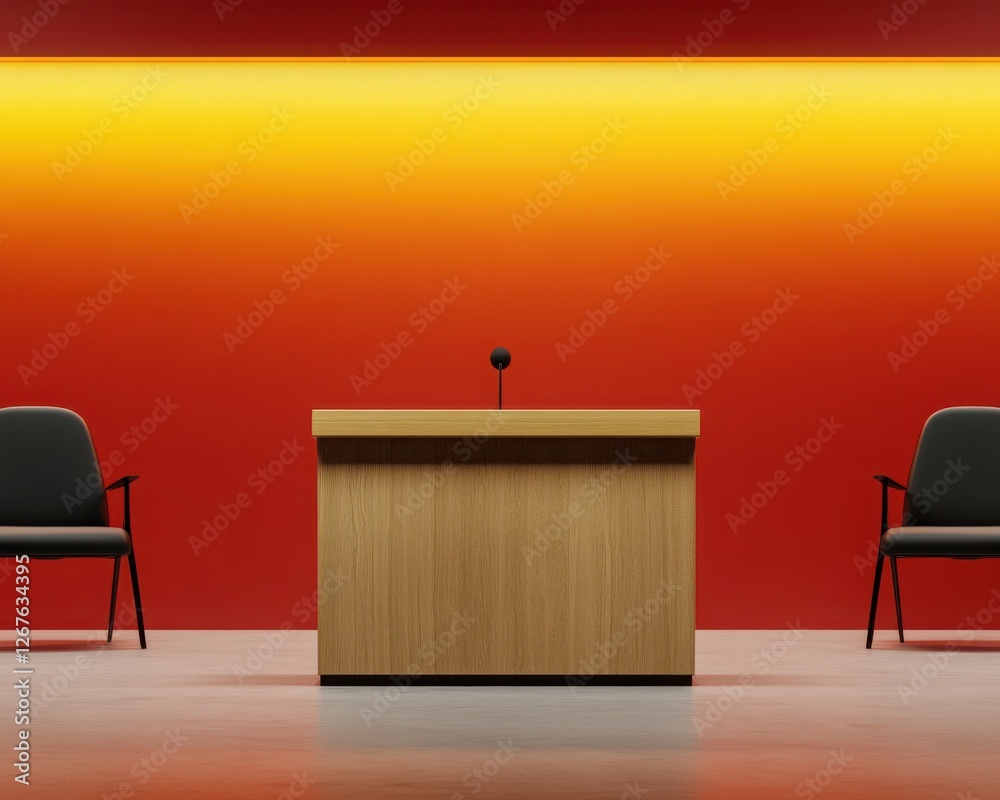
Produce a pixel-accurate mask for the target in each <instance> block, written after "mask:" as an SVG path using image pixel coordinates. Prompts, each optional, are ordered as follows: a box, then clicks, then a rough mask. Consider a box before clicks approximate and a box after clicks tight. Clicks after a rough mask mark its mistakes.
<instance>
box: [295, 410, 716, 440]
mask: <svg viewBox="0 0 1000 800" xmlns="http://www.w3.org/2000/svg"><path fill="white" fill-rule="evenodd" d="M700 433H701V412H700V411H699V410H698V409H691V408H688V409H609V410H602V409H511V410H506V409H505V410H503V411H497V410H496V409H492V410H487V409H419V410H418V409H314V410H313V412H312V435H313V436H315V437H317V438H327V437H338V438H343V437H354V438H357V437H418V436H446V437H451V436H460V437H464V436H483V435H487V436H538V437H546V436H549V437H558V436H564V437H581V436H633V437H678V438H692V437H695V436H698V435H700Z"/></svg>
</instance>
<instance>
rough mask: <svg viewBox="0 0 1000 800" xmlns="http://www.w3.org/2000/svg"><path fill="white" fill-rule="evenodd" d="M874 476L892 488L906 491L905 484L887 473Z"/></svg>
mask: <svg viewBox="0 0 1000 800" xmlns="http://www.w3.org/2000/svg"><path fill="white" fill-rule="evenodd" d="M872 477H873V478H875V480H877V481H878V482H879V483H881V484H882V485H883V486H888V487H889V488H891V489H899V490H900V491H903V492H905V491H906V487H905V486H903V484H901V483H900V482H899V481H894V480H893V479H892V478H890V477H888V476H886V475H873V476H872Z"/></svg>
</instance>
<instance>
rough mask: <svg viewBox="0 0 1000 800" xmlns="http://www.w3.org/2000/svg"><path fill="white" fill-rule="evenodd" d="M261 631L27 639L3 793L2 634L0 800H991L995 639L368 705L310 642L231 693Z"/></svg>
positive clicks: (710, 645) (724, 642)
mask: <svg viewBox="0 0 1000 800" xmlns="http://www.w3.org/2000/svg"><path fill="white" fill-rule="evenodd" d="M264 635H265V633H264V632H254V631H217V632H206V631H194V632H186V631H162V632H156V631H154V632H151V633H150V634H149V643H150V649H149V650H148V651H146V652H141V651H139V650H138V649H137V644H136V641H135V633H134V632H133V631H124V632H120V633H118V634H116V641H115V644H114V646H113V647H111V648H108V649H105V648H103V647H100V646H97V645H91V644H88V643H87V640H88V638H89V637H90V634H89V633H80V632H62V633H58V632H48V633H36V634H35V637H34V640H33V655H32V663H31V666H32V667H34V668H35V670H36V672H35V674H34V676H33V678H34V684H33V690H32V700H33V703H34V707H33V715H34V719H33V723H32V727H31V738H30V741H31V744H32V749H31V753H32V773H31V781H32V784H31V788H30V789H24V787H20V786H17V785H16V784H14V782H13V775H14V772H13V768H12V767H11V766H10V764H11V760H10V754H11V753H12V749H11V748H12V747H13V745H14V743H15V739H14V737H15V732H14V722H13V709H14V706H15V704H16V697H15V692H14V690H13V689H12V688H10V687H11V685H12V683H13V674H12V670H13V669H14V656H13V653H12V644H13V640H12V638H11V637H10V636H9V635H7V636H5V637H4V638H2V639H0V671H2V672H3V673H6V675H3V676H0V677H2V684H3V685H4V686H5V687H8V688H5V689H3V690H0V720H2V721H0V747H2V749H3V752H5V753H7V756H6V757H5V758H4V759H2V761H3V764H4V766H3V767H0V775H2V778H0V780H2V781H4V782H5V784H6V785H3V784H0V797H18V796H23V797H32V798H95V800H96V799H97V798H102V797H106V798H108V800H116V799H117V797H126V796H130V795H128V794H127V793H126V791H123V790H131V791H132V792H133V794H132V795H131V796H133V797H137V798H173V797H199V798H200V797H204V798H271V799H272V800H274V799H276V798H281V800H285V798H291V797H307V798H308V797H313V798H445V799H446V800H460V798H473V797H482V798H504V799H505V800H506V799H508V798H635V797H643V798H647V800H652V799H653V798H671V799H672V798H706V799H707V798H712V799H713V800H715V799H717V798H741V800H742V799H743V798H757V797H762V798H787V797H800V798H814V797H818V796H822V798H823V799H824V800H826V798H834V797H872V798H876V797H877V798H950V799H951V800H954V798H956V797H959V798H966V799H967V800H971V799H972V798H980V799H981V800H988V799H989V798H996V797H1000V758H998V757H997V745H998V743H1000V633H997V632H989V633H984V634H980V636H979V638H978V639H976V640H974V641H967V640H966V639H964V638H958V635H957V634H955V633H954V632H951V633H947V632H937V633H935V632H913V633H912V634H911V635H910V638H911V640H912V642H913V643H912V644H908V645H906V646H900V645H899V644H897V643H894V642H893V641H892V640H891V638H890V634H889V632H882V633H880V634H879V636H878V638H877V639H876V649H874V650H872V651H870V652H866V651H865V649H864V635H863V633H861V632H859V631H853V632H850V631H848V632H845V631H812V632H810V631H805V632H801V633H800V634H792V633H791V632H785V633H784V634H782V632H781V631H700V632H699V633H698V663H697V672H698V674H697V677H696V679H695V681H696V685H695V686H694V687H692V688H686V687H664V688H607V687H583V688H575V689H573V690H571V689H570V688H567V687H531V688H506V687H482V688H469V689H466V688H430V687H426V688H410V689H407V690H405V691H401V692H399V693H398V695H397V694H395V693H393V692H390V693H389V695H388V699H386V700H384V701H383V702H377V694H376V693H383V694H384V692H385V690H380V689H373V688H349V689H343V688H320V687H319V686H318V685H317V681H316V677H315V675H314V671H315V667H314V665H315V662H316V635H315V632H314V631H311V632H306V631H298V632H295V633H293V634H292V635H291V636H290V637H288V638H286V639H285V640H284V641H283V643H282V644H281V646H280V647H279V648H277V650H276V651H275V652H274V653H273V655H271V656H270V657H268V658H266V659H265V660H264V661H263V662H262V663H260V664H257V663H251V664H250V666H251V667H255V668H256V671H253V674H250V675H242V676H240V677H242V681H243V682H242V684H241V683H240V682H239V681H238V679H237V674H236V673H235V672H234V667H235V666H237V665H242V666H243V667H244V668H247V660H248V650H250V651H257V650H258V649H261V648H262V649H263V654H264V655H265V656H266V655H267V653H268V650H267V647H268V645H267V643H266V641H265V639H264ZM949 641H954V642H956V643H957V644H958V648H957V650H955V651H954V652H950V651H947V650H945V645H946V644H947V643H948V642H949ZM75 659H85V660H78V661H77V662H76V664H74V660H75ZM74 668H75V669H77V670H78V672H77V673H74ZM921 672H923V675H921ZM915 676H916V677H915ZM71 678H72V680H71ZM911 692H912V693H911ZM365 709H367V710H368V712H370V713H369V714H366V713H365ZM168 752H169V753H171V754H170V755H167V753H168ZM143 759H146V764H145V765H144V763H143ZM297 781H299V783H296V782H297ZM810 782H811V783H810ZM123 784H125V785H124V786H123ZM303 784H305V787H303ZM15 792H17V794H16V793H15Z"/></svg>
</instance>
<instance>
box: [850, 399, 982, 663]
mask: <svg viewBox="0 0 1000 800" xmlns="http://www.w3.org/2000/svg"><path fill="white" fill-rule="evenodd" d="M875 479H876V480H877V481H879V482H880V483H881V484H882V526H881V531H882V532H881V536H880V538H879V548H878V560H877V561H876V562H875V586H874V588H873V589H872V605H871V611H870V613H869V615H868V643H867V645H866V647H867V648H869V649H870V648H871V646H872V637H873V635H874V633H875V609H876V607H877V605H878V591H879V585H880V583H881V581H882V561H883V559H884V558H885V557H886V556H888V557H889V563H890V564H891V566H892V589H893V594H894V595H895V599H896V623H897V628H898V629H899V641H901V642H902V641H903V614H902V611H901V609H900V603H899V574H898V571H897V569H896V560H897V559H900V558H965V559H970V558H996V557H998V556H1000V408H988V407H983V406H968V407H958V408H946V409H943V410H942V411H938V412H937V413H935V414H932V415H931V416H930V417H929V418H928V420H927V422H926V423H924V429H923V431H922V433H921V434H920V440H919V441H918V442H917V450H916V453H915V454H914V456H913V464H912V465H911V467H910V478H909V482H908V483H907V485H906V486H903V485H902V484H901V483H899V482H897V481H894V480H893V479H892V478H888V477H886V476H885V475H876V476H875ZM889 489H897V490H899V491H902V492H905V495H904V501H903V518H902V521H901V525H900V526H898V527H895V528H890V527H889V525H888V515H889Z"/></svg>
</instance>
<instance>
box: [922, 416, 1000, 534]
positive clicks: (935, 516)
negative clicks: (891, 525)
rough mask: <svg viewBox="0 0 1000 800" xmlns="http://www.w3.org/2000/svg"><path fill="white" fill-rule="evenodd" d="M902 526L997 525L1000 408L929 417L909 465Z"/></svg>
mask: <svg viewBox="0 0 1000 800" xmlns="http://www.w3.org/2000/svg"><path fill="white" fill-rule="evenodd" d="M903 524H904V525H947V526H956V525H957V526H962V525H1000V408H990V407H986V406H961V407H956V408H945V409H943V410H941V411H938V412H936V413H934V414H931V416H930V417H929V418H928V419H927V422H925V423H924V429H923V431H922V432H921V434H920V440H919V441H918V442H917V450H916V453H915V454H914V456H913V464H912V466H911V467H910V478H909V481H908V483H907V490H906V502H905V504H904V517H903Z"/></svg>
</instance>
